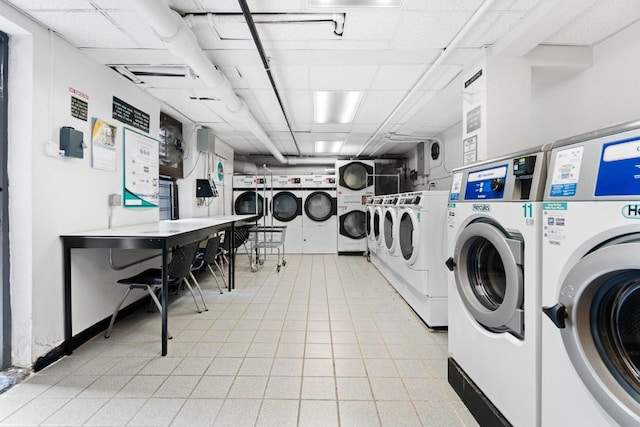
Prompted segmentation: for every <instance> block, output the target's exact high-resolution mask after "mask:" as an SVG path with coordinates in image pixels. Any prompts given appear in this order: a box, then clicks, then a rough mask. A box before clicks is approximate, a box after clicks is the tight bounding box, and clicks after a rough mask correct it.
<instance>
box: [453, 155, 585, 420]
mask: <svg viewBox="0 0 640 427" xmlns="http://www.w3.org/2000/svg"><path fill="white" fill-rule="evenodd" d="M548 149H549V147H548V146H547V147H539V148H537V149H535V150H532V151H529V152H525V153H519V154H516V155H512V156H507V157H503V158H500V159H495V160H489V161H486V162H482V163H477V164H475V165H472V166H469V167H466V168H460V169H457V170H454V172H453V181H452V188H451V193H450V197H449V206H448V216H447V221H448V239H447V240H448V246H449V248H448V253H449V254H450V255H451V257H450V258H449V259H448V260H447V262H446V264H447V267H449V269H452V270H453V274H450V275H449V280H450V287H449V289H450V292H449V354H450V356H451V357H450V359H449V383H450V384H451V385H452V386H453V388H454V389H455V390H456V392H457V393H458V394H459V395H460V397H461V398H462V400H463V401H464V402H465V404H466V405H467V407H469V410H470V411H471V413H472V414H473V415H474V416H475V417H476V419H477V420H478V422H479V423H480V424H481V425H502V424H504V423H505V420H506V421H508V423H510V424H511V425H514V426H539V425H540V352H541V349H540V336H541V333H540V323H541V317H542V316H541V294H542V290H541V287H542V281H541V255H542V251H541V249H542V244H541V237H542V212H541V210H542V202H541V200H542V195H543V191H544V182H545V179H546V162H547V160H546V159H547V154H548ZM557 386H558V387H561V385H559V384H558V385H557ZM482 394H484V396H485V397H486V398H487V399H488V400H489V401H490V403H487V400H486V399H484V398H482V397H481V396H482ZM479 402H481V403H483V404H486V406H485V407H481V406H479V405H478V403H479ZM491 405H493V407H491ZM486 417H489V418H486ZM572 425H575V424H572Z"/></svg>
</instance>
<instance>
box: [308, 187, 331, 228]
mask: <svg viewBox="0 0 640 427" xmlns="http://www.w3.org/2000/svg"><path fill="white" fill-rule="evenodd" d="M336 209H337V207H336V199H335V197H331V195H330V194H329V193H327V192H325V191H314V192H313V193H311V194H309V195H308V196H307V198H306V199H305V201H304V212H305V213H306V214H307V217H308V218H309V219H311V220H312V221H316V222H323V221H326V220H328V219H329V218H331V216H332V215H335V214H336Z"/></svg>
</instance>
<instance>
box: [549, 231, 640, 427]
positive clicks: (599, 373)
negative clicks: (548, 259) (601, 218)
mask: <svg viewBox="0 0 640 427" xmlns="http://www.w3.org/2000/svg"><path fill="white" fill-rule="evenodd" d="M639 253H640V235H638V234H635V235H629V236H625V237H621V238H618V239H614V240H612V241H609V242H608V243H606V244H605V245H600V246H599V247H598V248H597V249H595V250H592V251H591V252H590V253H589V254H588V255H586V256H585V257H583V258H582V259H581V260H580V261H578V262H577V263H576V264H575V265H574V266H573V268H572V269H571V270H570V271H569V273H568V274H567V276H566V278H565V279H564V282H563V285H562V287H561V288H560V293H559V301H558V304H557V305H556V306H555V307H545V309H544V311H545V313H547V314H548V315H551V313H553V312H555V313H556V314H557V315H559V316H560V319H561V321H560V322H557V323H556V326H558V327H559V328H560V334H561V336H562V341H563V343H564V346H565V348H566V351H567V355H568V356H569V358H570V360H571V363H572V364H573V366H574V368H575V370H576V372H577V373H578V375H579V376H580V378H581V380H582V381H583V382H584V384H585V385H586V387H587V389H588V390H589V392H590V393H591V395H592V396H593V397H594V399H595V400H596V401H598V403H600V405H601V406H602V407H603V408H604V409H605V411H606V412H607V413H608V414H609V415H610V416H611V417H612V418H613V419H614V420H616V421H617V422H618V423H619V424H620V425H625V426H626V425H639V423H640V258H639V257H638V254H639ZM554 309H555V310H554ZM556 320H557V318H556Z"/></svg>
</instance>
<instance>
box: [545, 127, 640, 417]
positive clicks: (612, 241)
mask: <svg viewBox="0 0 640 427" xmlns="http://www.w3.org/2000/svg"><path fill="white" fill-rule="evenodd" d="M639 165H640V121H637V122H633V123H627V124H624V125H619V126H615V127H611V128H607V129H602V130H599V131H597V132H592V133H588V134H584V135H579V136H575V137H572V138H569V139H566V140H563V141H558V142H557V143H555V144H554V145H553V151H552V152H551V163H550V167H549V175H548V178H547V186H546V190H545V198H544V204H543V206H542V209H543V210H542V213H543V218H544V230H543V236H542V244H543V246H542V249H543V252H542V253H543V257H542V263H543V276H542V277H543V283H544V287H543V290H542V303H543V305H544V312H545V313H546V315H547V316H548V318H547V317H546V316H543V319H542V349H543V351H542V425H543V426H545V427H547V426H548V427H555V426H566V425H575V426H581V427H595V426H605V425H607V426H609V425H620V426H637V425H640V256H639V255H638V254H639V253H640V180H639V179H638V167H639Z"/></svg>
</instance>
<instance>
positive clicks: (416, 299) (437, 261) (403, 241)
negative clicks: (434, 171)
mask: <svg viewBox="0 0 640 427" xmlns="http://www.w3.org/2000/svg"><path fill="white" fill-rule="evenodd" d="M447 195H448V192H447V191H418V192H411V193H401V194H399V195H396V196H395V197H396V199H397V203H396V216H395V219H394V230H395V231H394V232H393V236H394V242H393V244H392V245H391V247H392V248H393V253H392V254H391V263H390V266H391V275H390V276H389V281H390V282H391V284H392V285H393V286H394V287H395V288H396V290H397V291H398V293H399V294H400V295H401V296H402V297H403V298H404V299H405V301H406V302H407V303H408V304H409V305H410V306H411V308H413V310H414V311H415V312H416V313H417V314H418V316H420V318H421V319H422V320H423V321H424V322H425V323H426V324H427V325H428V326H430V327H433V328H436V327H444V326H447V275H446V269H445V267H444V264H443V260H444V258H445V257H444V254H445V252H444V247H445V245H444V241H445V231H444V229H445V224H446V221H445V218H446V211H447ZM388 246H389V245H388Z"/></svg>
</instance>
